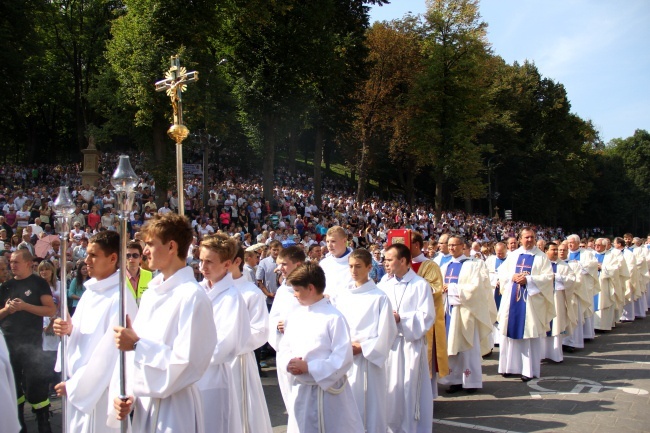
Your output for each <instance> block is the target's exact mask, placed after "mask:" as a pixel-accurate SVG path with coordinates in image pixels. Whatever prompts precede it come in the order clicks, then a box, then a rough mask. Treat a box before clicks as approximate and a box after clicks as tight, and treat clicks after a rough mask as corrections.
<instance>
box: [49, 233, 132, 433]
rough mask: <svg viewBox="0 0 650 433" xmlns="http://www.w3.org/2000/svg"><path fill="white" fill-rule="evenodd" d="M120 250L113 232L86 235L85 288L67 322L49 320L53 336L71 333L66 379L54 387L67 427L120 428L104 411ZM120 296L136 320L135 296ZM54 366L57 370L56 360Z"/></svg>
mask: <svg viewBox="0 0 650 433" xmlns="http://www.w3.org/2000/svg"><path fill="white" fill-rule="evenodd" d="M119 252H120V235H118V234H117V232H114V231H105V232H100V233H98V234H96V235H94V236H93V237H92V238H91V239H90V243H89V245H88V253H87V255H86V259H85V263H86V265H87V267H88V275H89V276H90V277H91V278H90V280H88V281H86V282H85V283H84V287H85V288H86V290H85V292H84V293H83V295H82V296H81V299H80V300H79V304H78V305H77V308H76V309H75V313H74V315H73V316H72V320H71V321H65V320H63V319H56V320H55V321H54V332H55V333H56V334H57V335H58V336H62V335H69V336H70V337H69V338H68V344H67V346H66V348H67V349H66V352H65V354H66V367H67V368H66V370H67V373H66V376H67V380H66V381H65V382H62V383H60V384H58V385H57V386H56V387H55V389H56V390H57V394H59V395H66V396H67V398H66V404H67V410H68V412H67V414H68V428H69V430H70V431H71V432H79V433H102V432H104V433H117V432H119V428H112V427H109V426H108V423H109V419H108V417H109V413H110V414H111V415H112V410H109V409H112V407H113V401H112V399H111V398H109V385H110V383H111V377H112V375H113V371H114V370H115V367H116V365H117V361H118V357H119V353H120V352H119V350H117V348H116V347H115V342H114V340H113V336H114V331H113V328H114V327H115V326H117V325H118V324H119V309H120V273H119V272H118V270H117V266H118V263H119ZM125 295H126V298H125V305H126V314H128V316H129V318H131V319H135V317H136V314H137V311H138V307H137V304H136V301H135V298H134V297H133V295H132V294H131V292H130V291H128V290H127V291H126V293H125ZM59 356H60V354H59ZM56 370H57V371H61V366H60V363H58V362H57V367H56ZM111 424H112V423H111Z"/></svg>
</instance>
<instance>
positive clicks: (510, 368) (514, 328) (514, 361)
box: [498, 228, 555, 381]
mask: <svg viewBox="0 0 650 433" xmlns="http://www.w3.org/2000/svg"><path fill="white" fill-rule="evenodd" d="M519 241H520V243H521V247H519V248H518V249H516V250H515V251H512V252H510V253H509V254H508V257H507V258H506V261H505V262H504V263H503V264H502V265H501V266H500V267H499V281H500V282H501V293H502V294H503V299H502V300H501V308H500V309H499V314H498V322H499V326H500V329H501V332H502V335H503V339H502V344H501V347H500V349H499V373H501V374H502V375H521V379H522V380H523V381H529V380H531V379H532V378H534V377H540V370H541V356H542V340H541V338H542V337H544V336H546V332H547V331H549V330H550V326H549V325H550V323H551V320H552V319H553V317H554V316H555V305H554V304H555V302H554V298H553V269H552V267H551V262H550V261H549V260H548V258H547V257H546V255H545V254H544V253H543V252H542V251H540V249H539V248H537V247H536V246H535V231H534V230H532V229H530V228H524V229H522V230H521V232H520V234H519Z"/></svg>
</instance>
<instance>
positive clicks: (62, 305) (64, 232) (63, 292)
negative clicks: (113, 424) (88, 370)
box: [53, 186, 75, 433]
mask: <svg viewBox="0 0 650 433" xmlns="http://www.w3.org/2000/svg"><path fill="white" fill-rule="evenodd" d="M53 207H54V210H55V211H56V217H57V223H58V224H59V230H58V232H59V236H60V237H61V252H62V253H63V254H62V255H61V256H60V266H61V274H60V275H61V289H60V293H59V312H60V315H61V318H62V319H63V320H65V321H67V320H68V284H67V271H66V268H67V259H68V257H67V251H68V236H69V234H70V218H71V217H72V213H73V212H74V207H75V206H74V203H73V202H72V197H71V196H70V191H68V187H67V186H61V187H60V188H59V194H58V196H57V198H56V201H55V202H54V206H53ZM67 349H68V336H67V335H62V336H61V350H60V353H61V363H60V365H61V382H66V381H67V380H68V363H67V356H68V353H67ZM61 418H62V419H61V428H62V430H63V433H68V430H69V429H68V407H67V396H66V395H64V396H63V397H62V398H61Z"/></svg>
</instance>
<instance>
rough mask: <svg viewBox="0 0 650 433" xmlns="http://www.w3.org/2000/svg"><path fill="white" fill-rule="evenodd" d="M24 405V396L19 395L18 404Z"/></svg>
mask: <svg viewBox="0 0 650 433" xmlns="http://www.w3.org/2000/svg"><path fill="white" fill-rule="evenodd" d="M24 403H25V396H24V395H21V396H20V397H18V404H24Z"/></svg>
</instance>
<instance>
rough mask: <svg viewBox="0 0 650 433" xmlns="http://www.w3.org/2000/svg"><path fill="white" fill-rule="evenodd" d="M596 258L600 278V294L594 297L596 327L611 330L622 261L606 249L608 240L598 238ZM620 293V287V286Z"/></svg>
mask: <svg viewBox="0 0 650 433" xmlns="http://www.w3.org/2000/svg"><path fill="white" fill-rule="evenodd" d="M594 248H595V249H596V253H595V256H596V260H598V279H599V282H600V294H599V295H597V296H596V297H595V298H594V305H597V306H598V308H597V309H596V312H595V314H594V328H595V329H597V330H599V331H610V330H611V329H612V326H614V323H615V319H616V317H615V314H616V311H615V310H616V303H617V296H616V293H617V289H616V287H617V286H620V278H619V268H620V262H619V260H618V259H617V257H616V256H615V255H613V254H612V252H611V251H607V250H606V240H605V239H604V238H599V239H596V241H595V243H594ZM618 291H619V293H620V288H619V290H618Z"/></svg>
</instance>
